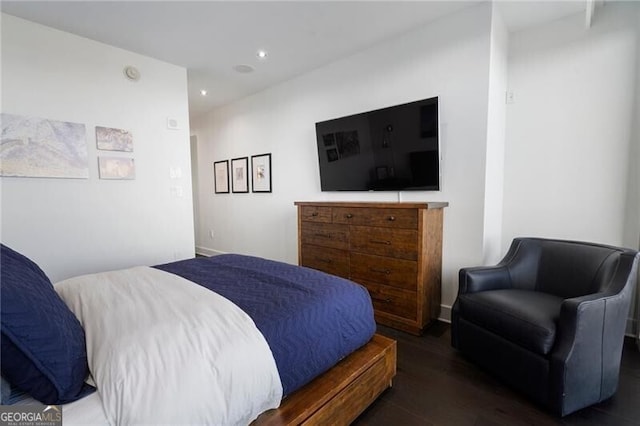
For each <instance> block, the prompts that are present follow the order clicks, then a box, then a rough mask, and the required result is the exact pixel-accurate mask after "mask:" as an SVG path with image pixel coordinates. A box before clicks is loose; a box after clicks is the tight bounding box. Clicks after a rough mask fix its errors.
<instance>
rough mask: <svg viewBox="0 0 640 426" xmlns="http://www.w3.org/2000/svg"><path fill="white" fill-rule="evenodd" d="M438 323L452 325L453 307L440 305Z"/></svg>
mask: <svg viewBox="0 0 640 426" xmlns="http://www.w3.org/2000/svg"><path fill="white" fill-rule="evenodd" d="M438 321H442V322H446V323H449V324H451V306H449V305H440V316H439V317H438Z"/></svg>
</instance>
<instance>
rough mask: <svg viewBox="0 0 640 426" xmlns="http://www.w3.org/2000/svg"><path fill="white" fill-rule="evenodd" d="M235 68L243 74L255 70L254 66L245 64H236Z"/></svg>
mask: <svg viewBox="0 0 640 426" xmlns="http://www.w3.org/2000/svg"><path fill="white" fill-rule="evenodd" d="M233 69H234V70H235V71H236V72H239V73H241V74H247V73H250V72H252V71H253V67H251V66H249V65H244V64H241V65H236V66H235V67H233Z"/></svg>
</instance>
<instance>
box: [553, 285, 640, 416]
mask: <svg viewBox="0 0 640 426" xmlns="http://www.w3.org/2000/svg"><path fill="white" fill-rule="evenodd" d="M627 291H629V290H628V289H626V291H624V292H622V293H617V294H611V293H610V292H600V293H594V294H588V295H585V296H581V297H574V298H571V299H566V300H565V301H564V302H563V303H562V307H561V309H560V318H559V320H558V329H557V337H556V345H555V347H554V349H553V351H552V353H551V358H550V361H551V363H550V368H551V372H552V373H551V377H552V378H553V379H552V380H555V383H553V384H552V386H551V389H553V390H554V391H555V394H554V395H551V398H552V400H554V401H555V405H556V406H557V407H558V408H559V409H560V410H562V411H564V412H563V413H562V415H564V414H565V413H569V412H572V411H574V410H575V409H577V408H575V407H581V406H582V405H583V403H582V401H585V400H591V401H602V400H604V399H606V398H607V397H608V396H611V395H612V394H613V393H614V392H615V389H616V388H617V385H618V383H617V380H618V369H619V365H620V358H621V356H622V344H623V340H624V329H625V327H624V325H625V323H626V320H627V318H626V317H627V313H628V310H629V309H628V308H629V303H628V297H625V294H624V293H626V292H627Z"/></svg>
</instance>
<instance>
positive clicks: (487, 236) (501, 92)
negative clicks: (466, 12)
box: [483, 5, 509, 265]
mask: <svg viewBox="0 0 640 426" xmlns="http://www.w3.org/2000/svg"><path fill="white" fill-rule="evenodd" d="M508 45H509V33H508V31H507V27H506V26H505V23H504V21H503V19H502V16H501V14H500V11H499V9H498V8H497V7H496V6H495V5H494V6H493V10H492V19H491V51H490V53H489V55H490V62H489V110H488V118H487V164H486V170H485V175H486V178H485V179H486V180H485V191H486V192H485V203H484V241H483V264H485V265H493V264H496V263H497V262H498V261H499V260H500V259H502V257H503V256H504V252H503V248H502V206H503V192H504V149H505V148H504V147H505V126H506V122H505V120H506V104H505V94H506V91H507V78H508V75H507V71H508V67H507V54H508Z"/></svg>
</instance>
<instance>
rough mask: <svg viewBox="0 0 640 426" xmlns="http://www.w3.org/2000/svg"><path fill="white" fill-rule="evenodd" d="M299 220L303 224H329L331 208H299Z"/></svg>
mask: <svg viewBox="0 0 640 426" xmlns="http://www.w3.org/2000/svg"><path fill="white" fill-rule="evenodd" d="M300 219H301V220H302V221H305V222H323V223H331V207H317V206H300Z"/></svg>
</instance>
